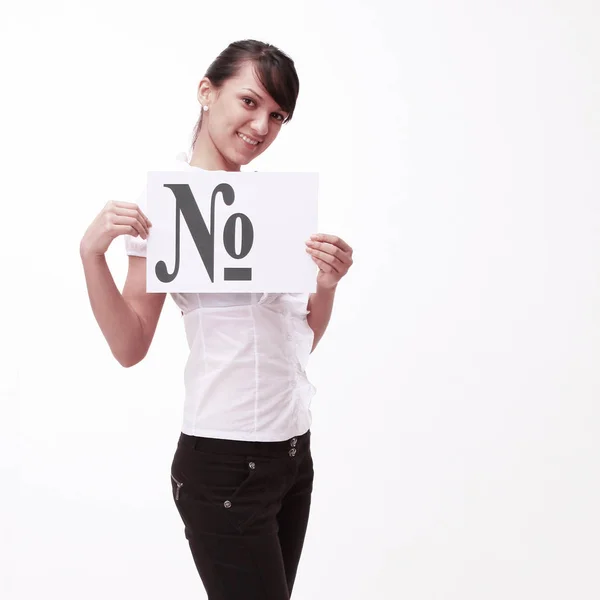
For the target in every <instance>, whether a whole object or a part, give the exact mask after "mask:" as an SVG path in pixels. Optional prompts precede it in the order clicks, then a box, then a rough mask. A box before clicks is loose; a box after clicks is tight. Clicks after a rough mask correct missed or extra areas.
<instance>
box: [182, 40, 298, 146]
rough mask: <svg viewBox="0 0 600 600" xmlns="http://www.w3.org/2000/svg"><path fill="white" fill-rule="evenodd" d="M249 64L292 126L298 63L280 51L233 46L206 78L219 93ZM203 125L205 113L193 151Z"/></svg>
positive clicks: (252, 43) (248, 43)
mask: <svg viewBox="0 0 600 600" xmlns="http://www.w3.org/2000/svg"><path fill="white" fill-rule="evenodd" d="M245 62H252V63H253V64H254V68H255V70H256V76H257V77H258V80H259V81H260V82H261V84H262V85H263V87H264V88H265V89H266V90H267V92H269V94H270V96H271V97H272V98H273V100H275V102H277V104H279V106H281V108H282V109H283V110H284V111H285V112H287V113H288V116H287V117H286V118H285V120H284V123H289V122H290V121H291V120H292V115H293V114H294V108H295V107H296V100H297V98H298V91H299V89H300V82H299V81H298V75H297V73H296V67H295V66H294V61H293V60H292V59H291V58H290V57H289V56H288V55H287V54H285V53H284V52H282V51H281V50H279V48H276V47H275V46H272V45H271V44H266V43H264V42H259V41H257V40H242V41H239V42H233V43H231V44H229V46H227V48H225V50H223V52H221V54H219V56H217V58H216V59H215V60H214V61H213V63H212V64H211V65H210V67H208V70H207V71H206V74H205V75H204V77H207V78H208V79H209V80H210V82H211V83H212V85H213V86H214V87H215V88H216V89H219V88H220V87H221V86H222V85H223V84H224V83H225V82H226V81H227V80H228V79H230V78H231V77H235V75H236V74H237V73H238V71H239V69H240V67H241V66H242V64H243V63H245ZM201 124H202V111H200V117H199V118H198V121H197V123H196V126H195V127H194V133H193V136H192V139H193V142H192V148H193V147H194V146H195V144H196V140H197V139H198V133H199V132H200V126H201Z"/></svg>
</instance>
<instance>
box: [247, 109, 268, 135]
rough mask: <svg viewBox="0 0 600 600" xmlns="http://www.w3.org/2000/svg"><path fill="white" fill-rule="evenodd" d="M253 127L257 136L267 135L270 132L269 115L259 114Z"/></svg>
mask: <svg viewBox="0 0 600 600" xmlns="http://www.w3.org/2000/svg"><path fill="white" fill-rule="evenodd" d="M251 129H252V131H253V132H254V134H255V135H256V136H259V137H265V136H266V135H267V133H269V115H268V114H262V115H260V116H258V115H257V117H256V118H255V119H254V120H253V121H252V125H251Z"/></svg>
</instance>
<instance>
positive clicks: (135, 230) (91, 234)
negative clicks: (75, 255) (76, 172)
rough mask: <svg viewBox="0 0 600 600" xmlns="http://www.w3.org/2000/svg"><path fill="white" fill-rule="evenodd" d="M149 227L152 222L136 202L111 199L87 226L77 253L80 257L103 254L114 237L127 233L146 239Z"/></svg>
mask: <svg viewBox="0 0 600 600" xmlns="http://www.w3.org/2000/svg"><path fill="white" fill-rule="evenodd" d="M150 227H152V223H151V222H150V220H149V219H148V217H147V216H146V215H145V214H144V213H143V212H142V211H141V209H140V207H139V206H138V205H137V204H133V203H132V202H115V201H113V200H111V201H109V202H107V203H106V204H105V206H104V208H103V209H102V210H101V211H100V213H99V214H98V216H97V217H96V218H95V219H94V220H93V221H92V223H91V225H90V226H89V227H88V228H87V230H86V232H85V234H84V236H83V238H82V239H81V243H80V244H79V253H80V254H81V257H82V258H83V257H85V256H103V255H104V254H105V253H106V251H107V250H108V247H109V246H110V244H111V242H112V241H113V240H114V239H115V238H116V237H118V236H120V235H125V234H129V235H132V236H134V237H137V236H138V235H139V236H141V237H142V238H143V239H146V238H147V237H148V232H149V230H150Z"/></svg>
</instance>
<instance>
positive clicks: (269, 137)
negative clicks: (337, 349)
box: [80, 40, 352, 600]
mask: <svg viewBox="0 0 600 600" xmlns="http://www.w3.org/2000/svg"><path fill="white" fill-rule="evenodd" d="M298 90H299V83H298V76H297V74H296V69H295V67H294V63H293V61H292V60H291V59H290V58H289V57H288V56H286V55H285V54H284V53H283V52H281V51H280V50H278V49H277V48H275V47H274V46H271V45H269V44H264V43H262V42H257V41H255V40H245V41H241V42H235V43H233V44H231V45H230V46H228V47H227V48H226V49H225V50H224V51H223V52H222V53H221V54H220V55H219V56H218V57H217V59H216V60H215V61H214V62H213V63H212V64H211V66H210V67H209V69H208V71H207V72H206V75H205V76H203V77H202V79H201V81H200V83H199V85H198V91H197V97H198V101H199V102H200V105H201V110H200V117H199V119H198V122H197V123H196V126H195V129H194V134H193V143H192V147H191V150H192V152H191V156H190V159H189V160H188V157H187V155H185V154H183V157H182V156H181V155H179V157H178V161H177V167H176V169H177V170H182V171H195V172H198V171H239V170H240V168H241V167H242V165H247V164H248V163H249V162H250V161H251V160H252V159H254V158H256V157H257V156H258V155H259V154H261V153H262V152H264V151H265V150H266V149H267V148H268V147H269V146H270V145H271V144H272V143H273V142H274V141H275V139H276V138H277V135H278V134H279V132H280V131H281V127H282V126H283V124H284V123H289V122H290V120H291V119H292V116H293V114H294V109H295V107H296V98H297V96H298ZM145 208H146V204H145V197H144V195H143V194H142V196H141V197H140V199H139V204H134V203H128V202H109V203H108V204H107V205H106V206H105V207H104V209H103V210H102V211H101V212H100V214H99V215H98V216H97V217H96V219H95V220H94V221H93V223H92V224H91V225H90V226H89V227H88V229H87V231H86V233H85V235H84V236H83V239H82V240H81V244H80V254H81V259H82V262H83V266H84V272H85V277H86V283H87V288H88V295H89V298H90V303H91V305H92V309H93V311H94V316H95V317H96V320H97V321H98V324H99V325H100V328H101V329H102V333H103V334H104V336H105V338H106V340H107V341H108V344H109V346H110V349H111V351H112V352H113V355H114V356H115V358H117V360H118V361H119V362H120V363H121V364H122V365H123V366H125V367H131V366H133V365H135V364H137V363H138V362H140V361H141V360H142V359H143V358H144V357H145V356H146V354H147V352H148V349H149V347H150V344H151V343H152V339H153V337H154V332H155V330H156V326H157V322H158V319H159V317H160V314H161V311H162V307H163V304H164V300H165V296H166V294H165V293H147V289H146V256H147V238H148V235H149V232H150V229H151V227H152V223H151V222H150V221H149V219H148V218H147V216H146V215H145V214H144V210H145ZM117 236H124V239H125V249H126V252H127V254H128V255H129V270H128V272H127V279H126V281H125V286H124V288H123V292H122V293H119V291H118V289H117V288H116V286H115V283H114V280H113V278H112V275H111V273H110V271H109V269H108V266H107V263H106V259H105V256H104V254H105V252H106V250H107V249H108V246H109V245H110V243H111V242H112V240H113V239H115V238H116V237H117ZM305 244H306V252H308V253H309V254H310V256H311V258H312V260H313V261H314V262H315V264H316V265H317V266H318V267H319V271H318V274H317V288H316V289H317V291H316V292H315V293H313V294H310V295H309V294H295V293H262V294H261V293H203V294H199V293H173V294H171V295H172V298H173V300H174V301H175V303H176V304H177V306H178V308H179V309H180V310H181V313H182V315H183V319H182V320H183V322H184V326H185V332H186V337H187V340H188V343H189V348H190V354H189V359H188V361H187V363H186V366H185V370H184V382H185V404H184V410H183V414H184V418H183V423H182V427H181V432H180V436H179V440H178V443H177V449H176V451H175V455H174V457H173V462H172V465H171V473H170V477H169V480H170V484H171V486H172V492H173V501H174V503H175V506H176V508H177V510H178V511H179V514H180V516H181V520H182V522H183V524H184V526H185V527H184V531H185V536H186V538H187V540H188V542H189V546H190V550H191V552H192V556H193V558H194V561H195V564H196V567H197V569H198V573H199V575H200V577H201V579H202V582H203V584H204V587H205V589H206V592H207V594H208V598H209V600H217V599H218V600H238V599H240V598H246V599H250V598H263V599H266V598H273V599H275V598H276V599H278V600H279V599H283V598H289V596H290V595H291V593H292V589H293V586H294V581H295V578H296V572H297V569H298V564H299V561H300V555H301V553H302V548H303V544H304V538H305V534H306V530H307V525H308V518H309V513H310V505H311V497H312V488H313V478H314V470H313V461H312V455H311V446H310V437H311V431H310V426H311V423H312V415H311V412H310V403H311V400H312V397H313V395H314V392H315V387H314V386H313V385H312V384H311V383H310V381H309V380H308V377H307V374H306V366H307V362H308V358H309V356H310V354H311V352H312V351H313V350H314V348H315V346H316V345H317V343H318V342H319V340H320V339H321V337H322V336H323V334H324V333H325V329H326V328H327V325H328V323H329V319H330V316H331V311H332V307H333V300H334V296H335V291H336V288H337V285H338V283H339V281H340V279H341V278H342V277H343V276H344V275H345V274H346V273H347V272H348V269H349V268H350V265H351V264H352V248H350V246H348V244H346V242H344V240H342V239H340V238H339V237H337V236H333V235H327V234H315V235H313V236H311V239H310V240H307V241H306V242H305ZM298 251H300V249H298Z"/></svg>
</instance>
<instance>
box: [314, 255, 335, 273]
mask: <svg viewBox="0 0 600 600" xmlns="http://www.w3.org/2000/svg"><path fill="white" fill-rule="evenodd" d="M311 258H312V259H313V261H314V262H315V263H316V264H317V266H318V267H319V269H321V271H324V272H325V273H334V272H335V270H334V268H333V267H332V266H331V265H329V264H327V263H326V262H324V261H322V260H321V259H320V258H316V257H314V256H311Z"/></svg>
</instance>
